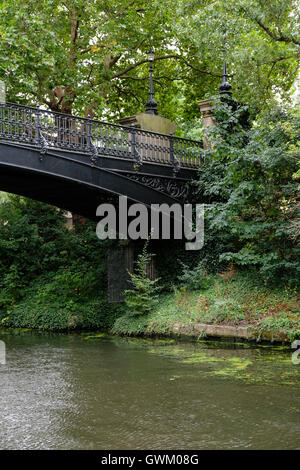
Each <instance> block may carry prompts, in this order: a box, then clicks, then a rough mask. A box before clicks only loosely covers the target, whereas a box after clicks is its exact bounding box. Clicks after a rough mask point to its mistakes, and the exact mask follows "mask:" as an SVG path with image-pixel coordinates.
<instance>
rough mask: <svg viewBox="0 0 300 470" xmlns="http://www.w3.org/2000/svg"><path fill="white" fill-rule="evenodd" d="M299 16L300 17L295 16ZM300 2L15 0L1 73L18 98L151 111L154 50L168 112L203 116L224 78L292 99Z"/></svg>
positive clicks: (56, 106)
mask: <svg viewBox="0 0 300 470" xmlns="http://www.w3.org/2000/svg"><path fill="white" fill-rule="evenodd" d="M291 18H292V20H291ZM299 43H300V39H299V8H298V7H297V1H296V0H272V1H271V2H262V1H259V0H201V1H195V0H165V1H164V2H159V1H158V0H152V1H151V2H146V1H145V0H137V1H134V2H128V1H126V0H110V1H109V2H107V1H105V0H90V1H89V2H87V1H86V0H76V1H74V0H65V1H64V2H62V1H60V0H44V1H43V2H40V1H38V0H26V2H24V1H23V0H6V1H5V2H1V4H0V63H1V67H0V79H2V80H4V82H5V84H6V87H7V94H8V96H7V98H8V100H9V101H17V102H21V103H23V104H33V105H35V104H37V103H40V104H43V105H44V106H47V107H49V108H50V109H52V110H54V111H62V112H66V113H70V112H73V113H80V114H82V115H83V114H84V115H85V116H87V115H88V114H89V113H90V114H91V115H93V116H95V117H98V118H102V119H103V118H106V119H115V118H118V117H121V116H122V115H123V116H124V115H130V114H133V113H135V112H139V111H142V110H143V109H144V103H145V102H146V101H147V98H148V96H147V93H148V86H147V81H148V64H147V57H146V53H147V51H148V50H149V48H150V47H151V46H155V52H156V59H155V93H156V99H157V100H158V101H159V110H160V113H161V114H162V115H164V116H166V117H169V118H173V119H176V120H177V121H178V123H181V122H182V118H184V120H191V119H193V118H199V109H198V105H197V101H198V100H199V99H202V98H206V97H208V96H211V94H212V93H213V90H214V91H215V90H216V89H217V86H218V85H219V84H220V79H221V68H222V62H223V52H224V50H225V52H226V56H227V60H228V63H229V64H230V74H231V77H230V80H231V82H232V84H233V86H234V89H235V90H236V93H237V96H238V97H239V99H240V100H243V101H244V102H249V103H252V104H254V105H255V106H256V108H258V109H261V108H262V107H266V106H268V105H269V103H270V101H272V100H273V99H274V98H276V97H278V95H279V96H280V98H281V99H284V98H287V97H288V94H289V92H290V90H291V87H292V84H293V82H294V79H295V77H296V74H297V64H298V54H299Z"/></svg>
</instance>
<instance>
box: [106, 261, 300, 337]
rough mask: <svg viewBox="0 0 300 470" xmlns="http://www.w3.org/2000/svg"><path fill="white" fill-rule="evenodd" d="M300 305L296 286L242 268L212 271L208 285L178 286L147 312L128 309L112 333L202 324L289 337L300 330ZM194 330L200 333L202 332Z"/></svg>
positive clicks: (189, 328) (189, 327)
mask: <svg viewBox="0 0 300 470" xmlns="http://www.w3.org/2000/svg"><path fill="white" fill-rule="evenodd" d="M299 321H300V304H299V297H298V295H297V291H296V289H291V288H288V287H284V288H283V287H277V288H274V287H272V289H270V288H268V287H267V286H265V285H263V284H262V283H261V282H260V280H259V278H258V277H257V273H256V271H255V270H254V269H252V270H251V269H250V270H249V269H247V270H243V269H241V270H239V272H237V273H236V274H235V275H234V276H233V277H232V278H226V277H225V276H220V275H210V276H209V283H208V284H207V286H206V288H205V289H203V288H202V289H198V290H194V291H188V290H187V289H178V288H175V289H174V292H172V293H164V294H160V296H159V303H157V305H155V306H154V307H153V308H152V310H151V311H150V312H149V314H148V315H147V316H130V315H128V314H127V313H125V312H124V314H123V315H120V316H119V317H118V318H116V320H115V321H114V324H113V328H112V331H113V332H114V333H116V334H128V335H142V334H144V335H155V334H156V335H160V334H163V335H165V334H172V333H174V326H175V325H177V326H178V325H181V326H182V331H186V332H187V334H189V331H192V330H193V326H194V325H195V324H197V323H208V324H227V325H235V326H238V325H241V326H245V325H247V326H249V327H252V328H253V331H254V332H256V335H257V338H260V336H261V332H262V331H263V332H264V333H270V340H271V339H272V335H273V334H275V333H278V331H279V330H281V331H283V332H284V334H285V335H287V336H288V337H290V338H293V337H295V336H296V335H297V334H299ZM196 331H197V333H195V331H194V333H193V334H194V335H195V334H198V333H199V334H201V332H199V330H196Z"/></svg>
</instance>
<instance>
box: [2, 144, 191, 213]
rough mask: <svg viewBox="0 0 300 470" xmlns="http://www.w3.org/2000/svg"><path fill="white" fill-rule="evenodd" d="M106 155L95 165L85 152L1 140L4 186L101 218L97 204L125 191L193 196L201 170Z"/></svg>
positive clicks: (165, 197)
mask: <svg viewBox="0 0 300 470" xmlns="http://www.w3.org/2000/svg"><path fill="white" fill-rule="evenodd" d="M135 164H136V162H135V161H134V160H130V159H122V158H118V157H113V156H111V157H110V156H107V155H105V156H101V155H99V158H98V160H97V162H96V163H94V164H92V163H91V161H90V159H89V156H88V155H87V154H85V153H79V152H75V151H74V152H72V151H68V150H61V149H54V148H53V149H52V148H51V149H49V150H47V152H46V153H45V154H43V153H41V152H40V150H39V149H37V148H34V147H31V146H29V145H28V146H26V145H23V144H18V143H12V142H5V141H2V142H1V143H0V190H2V191H6V192H10V193H15V194H19V195H22V196H26V197H30V198H32V199H36V200H39V201H42V202H46V203H49V204H53V205H55V206H57V207H60V208H62V209H65V210H69V211H71V212H74V213H77V214H80V215H82V216H84V217H87V218H89V219H92V220H95V219H96V208H97V207H98V205H99V204H101V203H103V202H115V203H116V204H117V201H118V196H119V195H124V196H127V197H128V199H129V200H130V201H132V202H140V203H143V204H146V205H147V206H150V204H155V203H156V204H162V203H167V204H169V205H171V204H173V203H175V202H177V203H178V202H179V203H183V202H185V201H187V200H188V183H189V181H190V180H191V179H192V178H193V177H194V176H195V170H194V169H190V168H181V169H180V170H179V172H178V173H177V174H176V176H174V174H173V170H172V168H171V167H170V166H167V165H163V164H159V163H153V162H144V163H143V164H142V165H141V167H140V169H139V171H137V170H136V168H135Z"/></svg>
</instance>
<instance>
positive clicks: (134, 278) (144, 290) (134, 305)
mask: <svg viewBox="0 0 300 470" xmlns="http://www.w3.org/2000/svg"><path fill="white" fill-rule="evenodd" d="M148 244H149V240H147V241H146V243H145V244H144V247H143V250H142V252H141V253H140V254H139V255H138V259H137V262H136V268H135V272H134V273H129V275H130V278H131V283H132V285H133V289H127V290H125V291H124V296H125V304H126V307H127V312H128V314H129V315H144V314H146V313H148V312H150V311H151V309H152V307H153V305H154V303H155V300H156V298H157V295H156V293H157V290H158V287H157V282H158V279H153V280H152V279H150V278H149V276H148V273H147V267H148V265H149V263H150V261H151V257H152V256H153V255H152V254H150V253H148V252H147V248H148Z"/></svg>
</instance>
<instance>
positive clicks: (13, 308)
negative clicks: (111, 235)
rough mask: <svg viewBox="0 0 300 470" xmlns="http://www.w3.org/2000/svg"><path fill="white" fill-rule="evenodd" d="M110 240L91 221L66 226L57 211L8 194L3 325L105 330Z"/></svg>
mask: <svg viewBox="0 0 300 470" xmlns="http://www.w3.org/2000/svg"><path fill="white" fill-rule="evenodd" d="M105 251H106V250H105V242H100V241H99V240H98V239H97V237H96V234H95V226H94V224H93V223H91V222H86V223H85V224H82V225H81V224H79V226H78V227H77V228H76V230H74V229H72V230H68V229H67V228H66V219H65V217H64V215H63V213H62V212H61V211H59V210H58V209H57V208H54V207H52V206H49V205H47V204H42V203H39V202H36V201H32V200H30V199H25V198H21V197H19V196H14V195H9V196H7V197H6V198H4V199H3V200H2V203H1V205H0V321H1V324H2V325H5V326H23V327H31V328H45V329H56V330H60V329H68V328H70V329H72V328H78V327H81V328H93V327H102V326H103V327H104V326H107V325H109V324H110V323H112V322H113V320H114V315H115V314H117V313H118V308H116V307H114V308H112V306H111V305H110V304H108V303H107V292H106V272H105Z"/></svg>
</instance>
